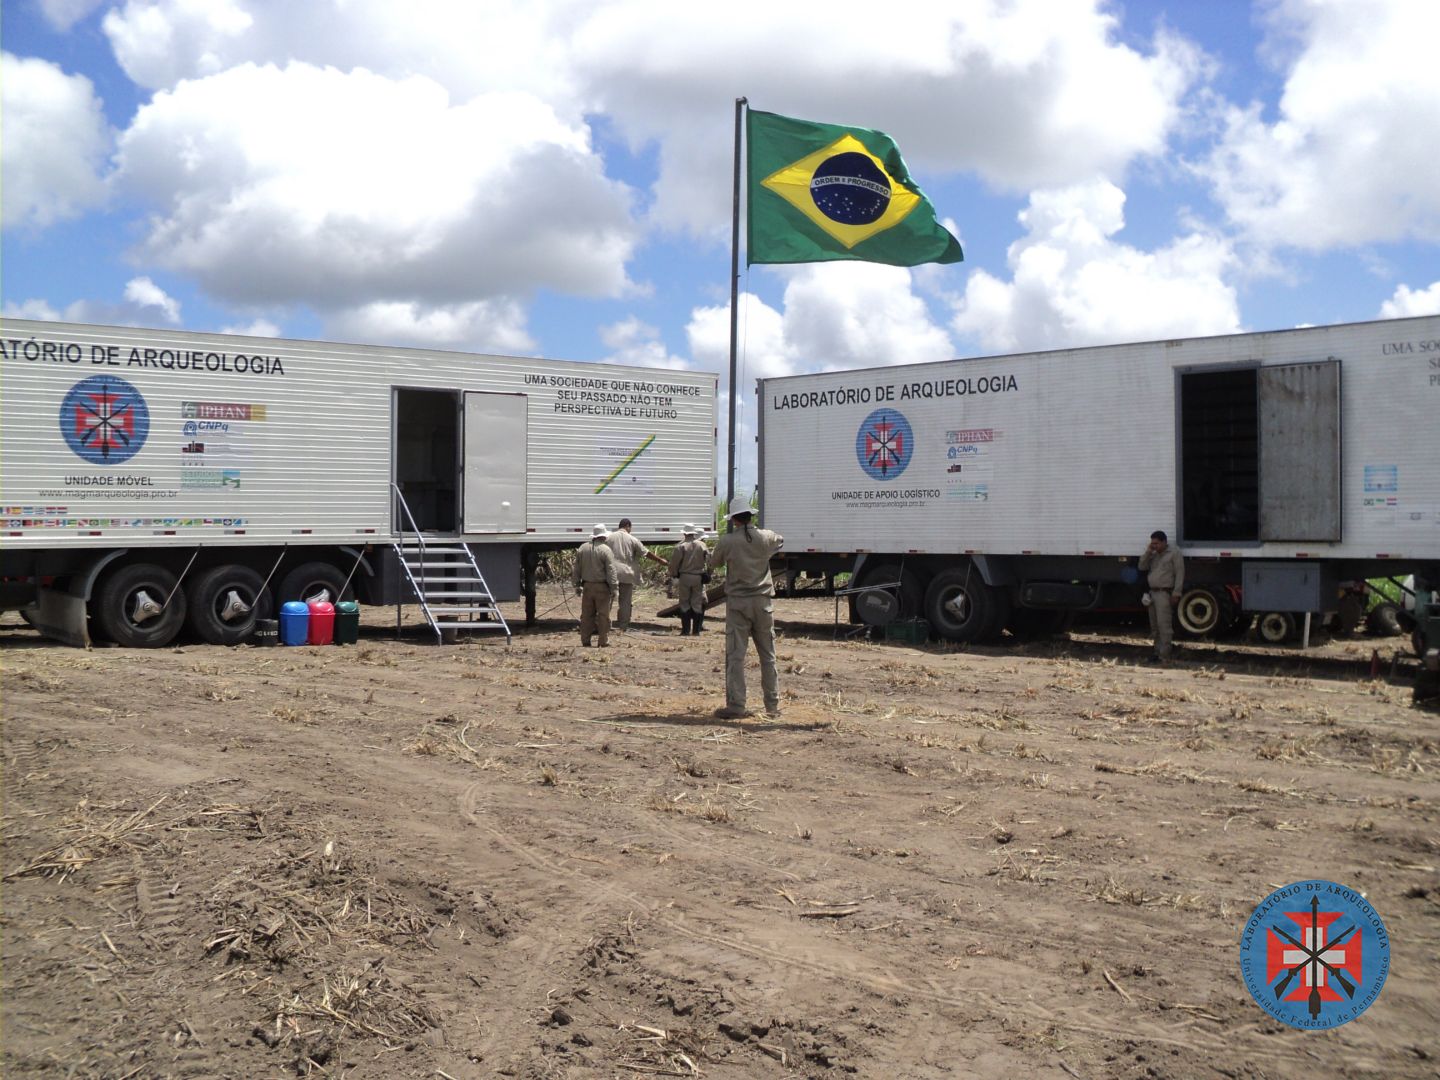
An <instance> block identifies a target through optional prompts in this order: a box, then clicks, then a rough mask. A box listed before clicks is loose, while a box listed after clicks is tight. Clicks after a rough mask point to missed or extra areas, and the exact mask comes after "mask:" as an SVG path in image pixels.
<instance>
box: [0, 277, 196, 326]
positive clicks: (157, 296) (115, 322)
mask: <svg viewBox="0 0 1440 1080" xmlns="http://www.w3.org/2000/svg"><path fill="white" fill-rule="evenodd" d="M4 314H5V315H6V316H8V317H10V318H15V319H40V320H43V321H45V322H74V323H91V324H103V325H109V326H155V325H156V324H157V323H163V324H168V325H170V326H179V325H180V303H179V301H177V300H175V299H174V298H173V297H172V296H170V295H169V294H168V293H167V292H166V291H165V290H164V289H162V288H160V287H159V286H158V285H156V284H155V283H154V282H153V281H151V280H150V279H149V278H147V277H137V278H131V279H130V280H129V281H127V282H126V283H125V289H124V299H123V300H121V301H119V302H118V303H117V302H111V301H105V300H75V301H73V302H72V303H70V304H67V305H66V306H65V310H64V311H57V310H56V309H55V308H54V307H52V306H51V305H50V303H49V302H48V301H46V300H38V299H32V300H22V301H19V302H14V301H6V303H5V307H4Z"/></svg>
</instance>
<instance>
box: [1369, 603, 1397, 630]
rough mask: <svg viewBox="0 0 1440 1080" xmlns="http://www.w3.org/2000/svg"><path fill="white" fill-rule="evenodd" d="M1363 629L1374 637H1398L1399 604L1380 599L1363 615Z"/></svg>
mask: <svg viewBox="0 0 1440 1080" xmlns="http://www.w3.org/2000/svg"><path fill="white" fill-rule="evenodd" d="M1365 629H1366V630H1368V631H1370V633H1371V634H1373V635H1374V636H1375V637H1398V636H1399V634H1400V605H1398V604H1394V603H1391V602H1390V601H1389V600H1382V601H1380V603H1378V604H1376V605H1375V606H1374V607H1373V608H1371V609H1370V613H1369V614H1368V615H1366V616H1365Z"/></svg>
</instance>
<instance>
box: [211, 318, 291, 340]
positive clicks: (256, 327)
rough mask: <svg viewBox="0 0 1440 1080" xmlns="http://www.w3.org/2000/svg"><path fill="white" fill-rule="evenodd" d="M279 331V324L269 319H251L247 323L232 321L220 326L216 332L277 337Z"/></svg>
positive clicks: (242, 335) (244, 335) (243, 335)
mask: <svg viewBox="0 0 1440 1080" xmlns="http://www.w3.org/2000/svg"><path fill="white" fill-rule="evenodd" d="M280 332H281V328H280V324H279V323H274V322H271V321H270V320H269V319H265V318H257V319H251V320H250V321H249V322H248V323H232V324H230V325H228V326H222V327H221V328H220V329H219V331H218V333H221V334H238V335H239V336H241V337H270V338H273V337H279V336H280Z"/></svg>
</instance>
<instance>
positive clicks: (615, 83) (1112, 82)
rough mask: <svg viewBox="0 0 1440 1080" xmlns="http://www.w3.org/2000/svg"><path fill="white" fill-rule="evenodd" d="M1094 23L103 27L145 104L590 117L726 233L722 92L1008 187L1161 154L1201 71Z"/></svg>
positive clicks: (178, 2) (249, 7) (1034, 8)
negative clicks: (344, 89) (191, 89)
mask: <svg viewBox="0 0 1440 1080" xmlns="http://www.w3.org/2000/svg"><path fill="white" fill-rule="evenodd" d="M1108 8H1109V5H1108V4H1107V3H1105V2H1104V0H1086V2H1081V0H1073V2H1070V3H1066V4H1058V5H1057V4H1054V3H1050V2H1047V0H1018V2H1002V0H957V2H956V3H953V4H933V3H932V4H918V5H912V7H910V8H908V9H906V12H905V17H904V18H900V19H883V18H875V17H874V10H875V9H874V7H873V5H868V4H864V3H861V2H860V0H839V2H838V3H837V4H833V5H831V7H830V8H829V9H827V14H826V17H824V18H820V19H817V18H816V17H815V14H814V12H812V11H810V10H809V9H806V8H803V7H800V6H796V5H787V4H775V3H773V2H771V0H738V2H737V3H735V4H731V5H730V6H729V7H727V8H725V9H723V10H721V9H717V8H714V7H711V6H707V5H695V4H675V3H672V2H670V0H528V2H527V0H497V2H494V3H486V4H476V3H473V2H472V0H427V2H426V3H424V4H420V5H413V6H412V5H399V4H395V3H393V2H392V0H348V2H347V3H345V4H344V5H326V4H315V3H309V4H259V3H254V2H251V0H127V2H126V3H125V5H124V6H123V7H122V8H120V9H117V10H115V11H112V12H110V13H109V14H108V15H107V16H106V19H105V24H104V25H105V30H106V33H107V34H108V35H109V37H110V40H111V43H112V46H113V48H114V50H115V54H116V57H117V59H118V60H119V62H120V64H121V65H122V67H124V69H125V70H126V72H127V73H128V74H129V75H130V76H131V78H133V79H135V80H136V82H138V83H139V84H141V85H142V86H148V87H154V88H157V89H158V88H166V87H176V86H178V85H179V84H180V83H181V81H182V80H184V79H194V78H199V77H205V76H209V75H214V74H216V73H218V72H220V71H223V70H226V69H228V68H231V67H236V66H239V65H242V64H245V63H254V64H258V65H265V64H274V65H288V64H291V63H292V62H296V61H301V62H306V63H310V64H313V65H315V66H321V67H323V66H331V67H335V68H337V69H339V70H342V71H351V70H353V69H355V68H364V69H366V70H369V71H373V72H375V73H376V74H378V75H382V76H385V77H387V78H391V79H397V80H398V79H404V78H406V77H408V76H410V75H412V74H414V73H416V72H424V73H425V75H426V76H427V77H429V78H431V79H433V80H435V81H436V82H437V83H439V84H440V85H442V86H444V87H445V88H446V89H447V90H448V91H449V92H450V93H451V94H452V95H453V96H454V97H455V99H456V100H458V101H461V102H465V101H468V100H470V99H471V98H472V97H474V96H476V95H479V94H484V93H489V92H494V91H496V90H502V89H503V90H508V91H512V92H519V93H525V94H530V95H533V96H535V97H537V98H540V99H543V100H544V101H545V102H547V103H548V104H549V105H550V106H551V107H552V108H554V109H555V111H556V113H557V115H559V116H561V117H563V118H564V119H565V120H566V122H569V123H580V122H581V121H582V120H583V119H584V117H585V116H586V115H596V114H603V115H604V116H606V117H607V118H608V119H610V120H611V121H612V122H613V123H614V124H615V125H616V127H617V129H618V130H619V131H620V132H621V133H622V134H623V135H624V136H625V137H626V138H628V139H630V140H631V141H632V142H633V143H634V144H635V145H636V146H637V147H640V146H643V145H646V144H649V143H652V142H653V143H654V144H655V145H657V146H658V148H659V151H660V170H661V176H660V180H659V183H658V184H657V188H656V200H655V203H654V207H653V213H654V219H655V220H656V221H657V222H660V223H662V224H664V225H667V226H672V227H681V228H686V229H693V230H696V231H700V232H707V233H708V232H711V231H713V230H717V229H718V228H719V226H721V225H722V224H723V222H724V221H725V219H726V217H727V214H726V210H727V208H728V205H729V186H728V185H729V175H730V157H731V115H732V102H733V99H734V96H735V90H736V88H737V87H743V88H745V90H746V91H747V92H748V93H749V94H750V98H751V101H752V102H753V103H754V105H755V106H756V107H757V108H764V109H773V110H775V111H779V112H789V113H792V114H794V115H798V116H805V117H810V118H813V119H816V120H830V121H834V122H837V123H854V124H865V125H869V126H873V127H879V128H882V129H884V130H886V131H888V132H889V133H890V134H891V135H894V136H895V137H896V138H897V139H898V140H899V142H900V145H901V147H902V149H903V150H904V152H905V153H906V155H907V156H908V158H909V159H910V161H911V164H912V166H918V167H920V168H921V169H922V170H935V169H943V170H951V171H963V170H974V171H977V172H978V173H980V174H981V175H982V176H984V177H985V178H986V179H987V180H989V181H991V182H992V183H994V184H996V185H999V186H1002V187H1009V188H1014V189H1017V190H1024V189H1027V188H1029V187H1032V186H1036V185H1055V184H1063V183H1069V182H1073V181H1074V180H1076V179H1077V178H1079V177H1088V176H1092V175H1095V174H1096V173H1101V174H1104V175H1109V176H1118V175H1119V174H1121V173H1122V172H1123V171H1124V170H1125V168H1126V167H1127V165H1128V164H1129V163H1130V162H1131V161H1132V160H1133V159H1134V158H1135V157H1137V156H1145V155H1158V154H1161V153H1163V152H1164V149H1165V143H1166V137H1167V135H1168V133H1169V132H1170V131H1171V130H1172V129H1173V128H1174V126H1175V125H1176V124H1177V122H1178V121H1179V118H1180V99H1181V97H1182V95H1183V94H1184V92H1185V90H1186V89H1187V88H1188V87H1189V86H1190V85H1191V84H1193V83H1194V81H1195V80H1196V79H1197V78H1198V77H1199V76H1200V75H1201V74H1202V72H1203V71H1204V60H1203V58H1202V57H1201V56H1200V54H1199V53H1198V52H1197V50H1196V49H1195V48H1194V47H1193V46H1191V45H1189V44H1187V43H1186V42H1184V41H1183V40H1181V39H1179V38H1178V37H1175V36H1174V35H1169V34H1162V35H1161V36H1160V37H1159V38H1158V39H1157V40H1156V41H1155V42H1154V43H1153V44H1152V45H1151V46H1150V47H1149V48H1148V49H1146V50H1144V51H1142V50H1140V49H1137V48H1136V47H1134V46H1132V45H1129V44H1126V43H1123V42H1121V41H1120V40H1118V34H1117V29H1118V18H1117V16H1115V15H1114V14H1112V13H1111V12H1110V11H1109V10H1108ZM861 27H863V31H862V32H857V30H859V28H861ZM796 42H804V43H805V46H804V48H797V47H796ZM301 43H303V44H301Z"/></svg>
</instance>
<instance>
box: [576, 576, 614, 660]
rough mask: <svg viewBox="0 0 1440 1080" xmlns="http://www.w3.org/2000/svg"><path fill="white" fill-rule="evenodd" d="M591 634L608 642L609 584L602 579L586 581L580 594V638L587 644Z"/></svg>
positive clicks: (602, 643)
mask: <svg viewBox="0 0 1440 1080" xmlns="http://www.w3.org/2000/svg"><path fill="white" fill-rule="evenodd" d="M591 634H598V635H599V636H600V644H601V645H608V644H610V586H609V585H606V584H605V582H603V581H587V582H586V583H585V586H584V592H582V593H581V594H580V640H581V641H582V642H583V643H584V644H586V645H589V644H590V635H591Z"/></svg>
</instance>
